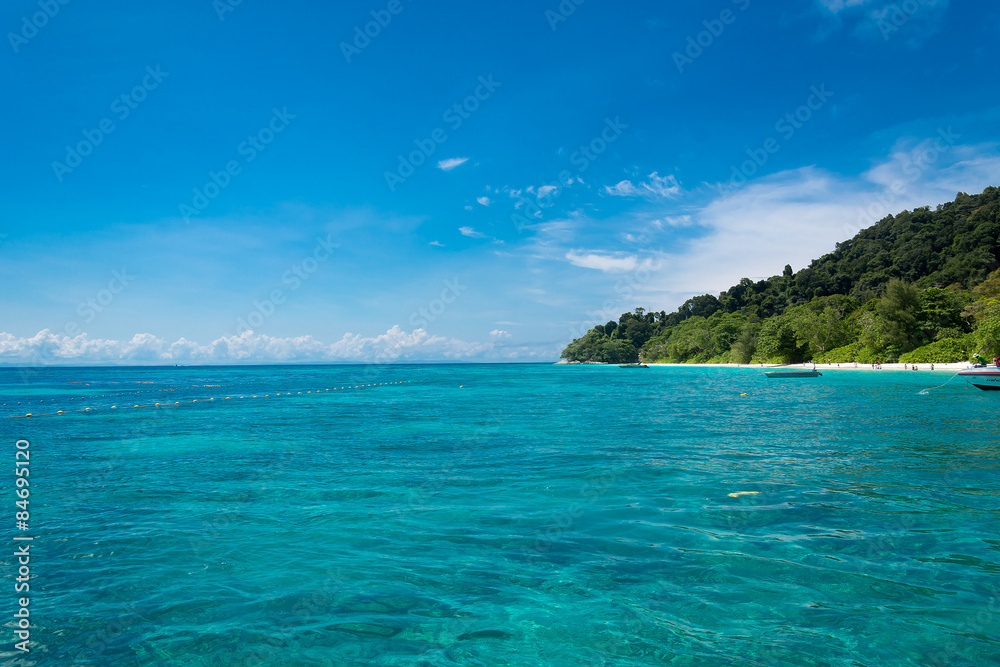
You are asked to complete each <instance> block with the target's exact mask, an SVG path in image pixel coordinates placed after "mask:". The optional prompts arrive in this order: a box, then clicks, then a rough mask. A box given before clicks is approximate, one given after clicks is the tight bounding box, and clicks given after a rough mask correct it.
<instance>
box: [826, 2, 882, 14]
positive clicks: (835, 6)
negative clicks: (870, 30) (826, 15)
mask: <svg viewBox="0 0 1000 667" xmlns="http://www.w3.org/2000/svg"><path fill="white" fill-rule="evenodd" d="M871 1H872V0H819V4H820V5H822V6H823V7H825V8H826V9H827V10H828V11H830V12H832V13H834V14H839V13H840V12H842V11H844V10H845V9H849V8H851V7H860V6H861V5H864V4H866V3H869V4H870V3H871Z"/></svg>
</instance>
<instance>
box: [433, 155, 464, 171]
mask: <svg viewBox="0 0 1000 667" xmlns="http://www.w3.org/2000/svg"><path fill="white" fill-rule="evenodd" d="M468 161H469V158H467V157H450V158H448V159H447V160H441V161H440V162H438V169H440V170H441V171H451V170H452V169H454V168H455V167H460V166H462V165H463V164H465V163H466V162H468Z"/></svg>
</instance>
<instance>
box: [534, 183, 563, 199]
mask: <svg viewBox="0 0 1000 667" xmlns="http://www.w3.org/2000/svg"><path fill="white" fill-rule="evenodd" d="M558 189H559V188H558V187H557V186H555V185H543V186H541V187H540V188H538V198H539V199H542V198H544V197H548V196H549V195H550V194H552V193H553V192H555V191H556V190H558Z"/></svg>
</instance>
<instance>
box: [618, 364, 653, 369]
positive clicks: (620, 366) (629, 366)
mask: <svg viewBox="0 0 1000 667" xmlns="http://www.w3.org/2000/svg"><path fill="white" fill-rule="evenodd" d="M618 368H649V366H647V365H646V364H618Z"/></svg>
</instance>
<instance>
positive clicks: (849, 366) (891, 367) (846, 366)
mask: <svg viewBox="0 0 1000 667" xmlns="http://www.w3.org/2000/svg"><path fill="white" fill-rule="evenodd" d="M611 365H613V364H611ZM646 365H647V366H649V367H650V368H652V367H654V366H662V367H668V368H669V367H676V368H814V367H815V368H816V370H820V371H873V370H882V371H910V372H911V373H912V372H913V371H914V369H916V370H917V371H930V370H933V371H958V370H962V369H963V368H967V367H968V366H969V364H968V363H966V362H964V361H963V362H957V363H947V364H900V363H895V364H882V365H881V366H876V367H874V368H873V367H872V365H871V364H860V363H859V364H855V363H854V362H850V363H843V364H811V363H805V364H788V365H785V364H653V363H647V364H646ZM932 366H933V368H931V367H932Z"/></svg>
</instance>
